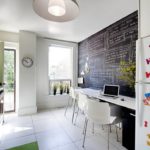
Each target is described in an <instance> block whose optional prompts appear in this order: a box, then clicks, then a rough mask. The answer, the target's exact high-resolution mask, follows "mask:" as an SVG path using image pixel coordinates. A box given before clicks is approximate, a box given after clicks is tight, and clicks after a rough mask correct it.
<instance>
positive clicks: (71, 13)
mask: <svg viewBox="0 0 150 150" xmlns="http://www.w3.org/2000/svg"><path fill="white" fill-rule="evenodd" d="M33 9H34V11H35V12H36V13H37V14H38V15H39V16H40V17H42V18H45V19H47V20H50V21H55V22H65V21H70V20H73V19H75V18H76V17H77V16H78V14H79V6H78V4H77V2H76V0H33Z"/></svg>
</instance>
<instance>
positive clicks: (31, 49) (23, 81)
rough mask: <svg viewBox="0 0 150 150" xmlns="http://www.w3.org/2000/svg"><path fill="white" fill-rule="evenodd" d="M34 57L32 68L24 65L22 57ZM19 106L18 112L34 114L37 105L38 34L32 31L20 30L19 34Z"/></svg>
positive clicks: (20, 113)
mask: <svg viewBox="0 0 150 150" xmlns="http://www.w3.org/2000/svg"><path fill="white" fill-rule="evenodd" d="M23 57H30V58H32V59H33V66H32V67H30V68H27V67H24V66H23V65H22V58H23ZM18 106H19V108H18V114H19V115H25V114H32V113H36V112H37V107H36V35H35V34H34V33H32V32H26V31H20V34H19V105H18Z"/></svg>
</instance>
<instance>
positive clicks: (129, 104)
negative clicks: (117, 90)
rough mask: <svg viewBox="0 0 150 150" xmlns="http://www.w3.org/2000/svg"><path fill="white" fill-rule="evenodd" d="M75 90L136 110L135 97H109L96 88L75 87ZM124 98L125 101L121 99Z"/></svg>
mask: <svg viewBox="0 0 150 150" xmlns="http://www.w3.org/2000/svg"><path fill="white" fill-rule="evenodd" d="M75 92H77V93H78V92H81V93H83V94H85V95H87V96H89V97H93V98H96V99H99V100H103V101H106V102H109V103H112V104H115V105H119V106H122V107H126V108H129V109H132V110H135V109H136V108H135V99H134V98H131V97H127V96H122V95H120V96H119V97H118V98H113V97H108V96H102V95H100V90H94V89H90V88H83V89H82V88H80V89H75ZM122 98H124V101H121V99H122Z"/></svg>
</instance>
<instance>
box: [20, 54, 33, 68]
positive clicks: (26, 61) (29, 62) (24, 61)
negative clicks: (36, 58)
mask: <svg viewBox="0 0 150 150" xmlns="http://www.w3.org/2000/svg"><path fill="white" fill-rule="evenodd" d="M22 64H23V66H24V67H27V68H29V67H32V65H33V60H32V58H30V57H23V59H22Z"/></svg>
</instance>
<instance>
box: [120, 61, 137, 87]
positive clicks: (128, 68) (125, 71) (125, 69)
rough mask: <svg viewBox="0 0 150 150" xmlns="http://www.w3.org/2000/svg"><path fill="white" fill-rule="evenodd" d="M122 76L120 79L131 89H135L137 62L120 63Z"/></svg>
mask: <svg viewBox="0 0 150 150" xmlns="http://www.w3.org/2000/svg"><path fill="white" fill-rule="evenodd" d="M119 68H120V69H119V71H120V76H119V79H121V80H123V81H125V82H126V83H127V84H128V85H129V87H130V88H131V89H134V85H135V70H136V66H135V62H133V61H129V62H126V61H121V62H120V67H119Z"/></svg>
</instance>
